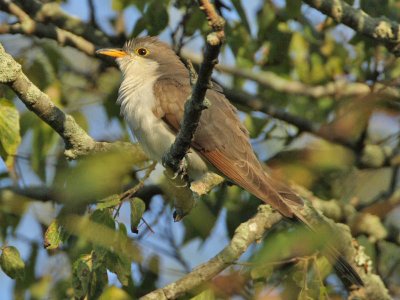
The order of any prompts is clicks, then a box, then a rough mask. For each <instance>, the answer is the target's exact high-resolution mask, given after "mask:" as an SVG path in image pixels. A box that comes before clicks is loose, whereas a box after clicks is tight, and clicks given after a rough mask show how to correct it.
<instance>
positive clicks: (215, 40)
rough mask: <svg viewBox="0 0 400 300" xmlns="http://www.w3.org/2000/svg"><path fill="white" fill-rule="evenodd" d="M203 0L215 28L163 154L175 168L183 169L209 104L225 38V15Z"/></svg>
mask: <svg viewBox="0 0 400 300" xmlns="http://www.w3.org/2000/svg"><path fill="white" fill-rule="evenodd" d="M199 4H200V9H202V10H204V12H205V14H206V16H207V20H208V21H209V24H210V26H211V27H212V29H213V32H212V33H210V34H208V35H207V42H206V50H205V53H204V60H203V63H202V64H201V66H200V71H199V76H198V78H197V81H196V83H195V85H194V87H193V90H192V95H191V97H190V99H189V100H188V101H187V102H186V104H185V113H184V116H183V121H182V125H181V129H180V130H179V133H178V135H177V137H176V139H175V142H174V143H173V144H172V146H171V148H170V149H169V151H168V152H167V153H166V154H165V155H164V157H163V164H164V165H165V166H167V167H169V168H171V169H172V170H173V171H174V172H177V171H178V170H179V169H180V163H181V161H182V159H183V158H184V157H185V155H186V153H187V151H188V150H189V148H190V144H191V142H192V139H193V136H194V133H195V131H196V128H197V126H198V123H199V120H200V116H201V112H202V110H203V109H205V108H207V105H206V103H205V101H204V97H205V95H206V92H207V89H208V87H209V82H210V80H211V74H212V71H213V68H214V66H215V65H216V64H217V61H218V60H217V59H218V55H219V51H220V49H221V45H222V43H223V42H224V39H225V35H224V23H225V21H224V19H222V18H221V17H220V16H219V15H218V13H217V12H216V11H215V9H214V6H213V5H212V4H211V3H210V2H209V1H208V0H199Z"/></svg>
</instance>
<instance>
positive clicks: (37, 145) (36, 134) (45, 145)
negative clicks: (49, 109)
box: [31, 120, 58, 180]
mask: <svg viewBox="0 0 400 300" xmlns="http://www.w3.org/2000/svg"><path fill="white" fill-rule="evenodd" d="M57 140H58V135H57V133H56V132H55V131H54V130H53V129H52V128H51V127H50V126H49V125H47V124H46V123H44V122H42V121H40V120H39V121H37V123H36V125H35V127H34V128H33V137H32V156H31V158H32V159H31V162H32V169H33V170H34V171H35V172H36V174H37V175H38V176H39V177H40V178H41V179H42V180H45V179H46V166H47V163H46V161H47V157H48V153H49V151H50V150H51V148H52V147H54V145H55V144H56V142H57Z"/></svg>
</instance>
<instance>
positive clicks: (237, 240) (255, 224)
mask: <svg viewBox="0 0 400 300" xmlns="http://www.w3.org/2000/svg"><path fill="white" fill-rule="evenodd" d="M304 214H305V216H306V217H307V218H314V212H312V211H311V210H306V211H304ZM282 218H283V217H282V216H281V215H280V214H279V213H277V212H275V211H273V210H272V209H271V207H270V206H269V205H260V206H259V208H258V212H257V214H256V215H255V216H254V217H252V218H251V219H249V220H248V221H246V222H244V223H242V224H241V225H240V226H239V227H238V228H237V229H236V231H235V233H234V235H233V237H232V240H231V241H230V243H229V244H228V245H227V246H226V247H225V248H224V249H223V250H222V251H221V252H220V253H218V254H217V255H216V256H214V257H213V258H211V259H210V260H209V261H208V262H206V263H204V264H202V265H200V266H198V267H196V268H195V269H194V270H193V271H192V272H191V273H189V274H187V275H185V276H184V277H182V278H181V279H179V280H178V281H176V282H174V283H171V284H169V285H167V286H165V287H163V288H160V289H157V290H155V291H153V292H151V293H149V294H147V295H145V296H143V297H142V298H141V300H152V299H162V300H166V299H168V300H169V299H176V298H179V297H181V296H183V295H185V294H188V293H190V292H191V291H193V290H195V289H196V288H198V287H200V286H201V285H203V284H204V283H206V282H209V281H210V280H212V278H214V277H215V276H216V275H217V274H219V273H220V272H222V271H223V270H224V269H226V268H227V267H229V266H230V265H232V264H233V263H235V262H236V261H237V260H238V259H239V258H240V256H241V255H242V254H243V253H244V252H245V251H246V250H247V248H248V247H249V246H250V245H251V244H252V243H254V242H256V241H258V240H260V239H262V238H263V235H264V233H265V232H266V231H267V230H269V229H270V228H271V227H272V226H273V225H275V224H277V223H278V222H279V221H281V220H282ZM321 218H322V219H323V220H324V222H325V221H326V222H328V223H329V224H330V225H332V227H333V228H334V230H335V232H337V233H338V234H339V236H340V241H341V243H342V244H341V247H342V248H343V253H344V255H345V257H346V259H347V260H348V261H351V262H355V263H356V264H357V266H358V270H359V272H360V273H361V274H362V278H363V280H364V282H365V287H364V288H360V289H356V290H353V291H351V292H350V294H351V297H350V298H351V299H360V300H367V299H387V300H389V299H390V297H389V295H388V291H387V289H386V288H385V286H384V284H383V283H382V280H381V279H380V277H379V276H377V275H375V274H373V273H372V271H371V266H370V265H369V264H370V262H371V259H370V258H369V257H368V256H367V255H366V254H365V253H364V250H363V247H361V246H359V245H358V244H357V243H356V242H354V240H353V238H352V236H351V234H350V231H349V229H348V227H347V226H346V225H343V224H334V223H333V222H332V221H330V220H329V219H327V218H325V217H323V216H321ZM350 298H349V299H350Z"/></svg>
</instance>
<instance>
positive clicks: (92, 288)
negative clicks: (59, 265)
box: [72, 253, 108, 299]
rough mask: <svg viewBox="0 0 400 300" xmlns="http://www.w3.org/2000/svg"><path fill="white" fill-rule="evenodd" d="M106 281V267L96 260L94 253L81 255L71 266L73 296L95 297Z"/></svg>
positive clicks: (79, 297) (101, 290)
mask: <svg viewBox="0 0 400 300" xmlns="http://www.w3.org/2000/svg"><path fill="white" fill-rule="evenodd" d="M107 282H108V277H107V269H106V267H105V266H104V265H103V264H101V263H99V262H98V261H96V256H95V255H94V253H92V254H87V255H83V256H81V257H80V258H78V259H77V260H76V261H75V262H74V264H73V266H72V286H73V288H74V294H75V297H76V298H78V299H81V298H84V297H87V298H88V299H97V298H98V297H99V296H100V294H101V293H102V292H103V289H104V287H105V286H106V284H107Z"/></svg>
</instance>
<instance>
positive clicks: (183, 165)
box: [172, 158, 189, 187]
mask: <svg viewBox="0 0 400 300" xmlns="http://www.w3.org/2000/svg"><path fill="white" fill-rule="evenodd" d="M187 167H188V163H187V161H186V159H185V158H184V159H182V160H181V161H180V162H179V167H178V170H177V171H176V172H175V173H174V175H173V177H172V180H176V179H180V180H183V181H184V182H185V185H184V187H185V186H187V183H188V182H189V176H188V173H187Z"/></svg>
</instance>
